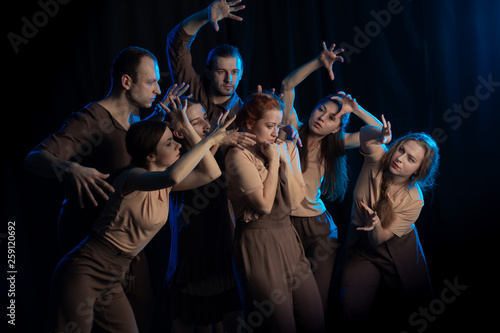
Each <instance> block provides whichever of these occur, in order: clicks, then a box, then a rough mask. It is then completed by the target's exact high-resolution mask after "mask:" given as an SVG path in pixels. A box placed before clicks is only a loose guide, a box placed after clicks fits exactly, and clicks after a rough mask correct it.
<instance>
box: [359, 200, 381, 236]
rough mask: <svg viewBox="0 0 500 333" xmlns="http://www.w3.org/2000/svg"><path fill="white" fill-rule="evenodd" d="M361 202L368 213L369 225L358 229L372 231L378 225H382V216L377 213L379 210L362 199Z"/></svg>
mask: <svg viewBox="0 0 500 333" xmlns="http://www.w3.org/2000/svg"><path fill="white" fill-rule="evenodd" d="M359 204H360V205H361V206H362V207H363V208H364V209H365V211H366V212H367V213H368V217H369V221H368V223H369V224H368V225H367V226H365V227H358V228H356V230H360V231H371V230H373V229H375V228H376V227H378V226H379V225H380V218H379V217H378V215H377V212H375V211H374V210H373V209H371V208H370V207H368V206H367V205H366V204H365V203H364V202H363V201H360V202H359Z"/></svg>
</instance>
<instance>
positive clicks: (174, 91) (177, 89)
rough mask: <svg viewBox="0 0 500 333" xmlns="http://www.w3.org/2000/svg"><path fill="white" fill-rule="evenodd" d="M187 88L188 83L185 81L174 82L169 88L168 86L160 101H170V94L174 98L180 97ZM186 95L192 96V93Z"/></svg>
mask: <svg viewBox="0 0 500 333" xmlns="http://www.w3.org/2000/svg"><path fill="white" fill-rule="evenodd" d="M188 89H189V84H186V83H185V82H181V83H180V84H177V83H174V84H173V85H172V86H171V87H170V88H168V90H167V93H166V94H165V97H163V100H162V101H161V102H162V103H164V104H165V101H167V102H168V101H170V99H169V98H170V96H172V97H174V98H175V97H181V96H182V95H184V93H185V92H186V91H187V90H188ZM187 97H188V98H189V97H193V94H190V95H188V96H187Z"/></svg>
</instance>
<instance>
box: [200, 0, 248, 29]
mask: <svg viewBox="0 0 500 333" xmlns="http://www.w3.org/2000/svg"><path fill="white" fill-rule="evenodd" d="M241 1H242V0H235V1H231V2H226V0H219V1H214V2H212V3H211V4H210V6H208V20H209V21H210V23H212V26H213V27H214V29H215V31H219V24H218V23H217V22H218V21H220V20H222V19H224V18H228V19H231V20H235V21H243V18H241V17H239V16H236V15H234V14H231V13H233V12H237V11H240V10H242V9H244V8H245V5H241V6H236V5H237V4H238V3H240V2H241Z"/></svg>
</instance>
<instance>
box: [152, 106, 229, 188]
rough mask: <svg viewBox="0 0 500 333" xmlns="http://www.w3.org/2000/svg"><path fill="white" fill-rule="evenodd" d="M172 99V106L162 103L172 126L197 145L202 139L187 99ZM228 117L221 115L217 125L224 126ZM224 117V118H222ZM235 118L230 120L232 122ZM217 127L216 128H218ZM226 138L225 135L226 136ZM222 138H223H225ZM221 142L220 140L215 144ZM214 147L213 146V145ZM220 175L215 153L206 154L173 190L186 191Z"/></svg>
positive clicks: (193, 144) (189, 143)
mask: <svg viewBox="0 0 500 333" xmlns="http://www.w3.org/2000/svg"><path fill="white" fill-rule="evenodd" d="M169 99H170V104H169V106H170V108H167V107H165V105H164V104H163V103H161V104H160V105H161V106H162V108H164V110H165V111H166V112H167V114H168V115H169V116H170V119H171V122H170V127H171V128H173V129H174V130H176V131H178V132H179V133H181V134H182V135H183V137H184V138H185V139H186V140H187V142H188V145H189V147H193V146H195V145H196V144H197V143H199V142H200V141H201V138H200V136H199V135H198V133H196V131H195V129H194V128H193V126H192V125H191V122H190V121H189V119H188V117H187V114H186V109H187V100H184V103H182V102H181V100H180V99H179V98H178V97H175V98H174V97H169ZM225 116H226V117H227V114H225ZM226 117H223V116H222V115H221V117H219V120H218V121H217V127H220V126H222V124H223V123H225V120H226ZM222 119H223V120H222ZM232 121H233V120H230V121H229V123H231V122H232ZM217 127H216V128H217ZM232 132H234V131H230V132H228V133H232ZM224 138H225V137H224ZM224 138H223V139H221V140H224ZM218 144H220V141H219V142H217V143H216V144H214V145H218ZM212 148H213V146H212ZM219 176H220V169H219V165H218V163H217V161H216V160H215V158H214V157H213V154H206V155H205V156H204V157H203V158H202V159H201V161H200V163H199V164H198V166H197V167H196V168H195V169H194V170H193V171H192V172H191V173H190V174H189V175H188V176H187V177H186V178H185V179H184V180H183V181H182V182H181V183H179V184H176V185H175V186H174V187H173V188H172V190H173V191H184V190H189V189H192V188H196V187H199V186H202V185H205V184H207V183H209V182H211V181H212V180H214V179H216V178H218V177H219Z"/></svg>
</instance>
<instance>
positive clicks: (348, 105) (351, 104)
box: [330, 91, 364, 118]
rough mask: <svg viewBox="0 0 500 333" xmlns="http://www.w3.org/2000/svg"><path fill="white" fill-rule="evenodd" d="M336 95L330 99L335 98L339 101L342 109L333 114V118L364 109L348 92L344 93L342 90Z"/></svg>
mask: <svg viewBox="0 0 500 333" xmlns="http://www.w3.org/2000/svg"><path fill="white" fill-rule="evenodd" d="M337 95H338V96H332V97H330V99H331V100H335V101H338V102H340V103H341V105H342V109H341V110H340V112H338V113H337V114H336V115H335V118H340V117H342V116H343V115H344V114H347V113H351V112H355V111H356V110H359V109H361V110H364V109H363V108H362V107H361V106H360V105H359V104H358V102H356V98H353V97H352V96H351V95H350V94H346V93H345V92H343V91H339V92H337Z"/></svg>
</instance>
